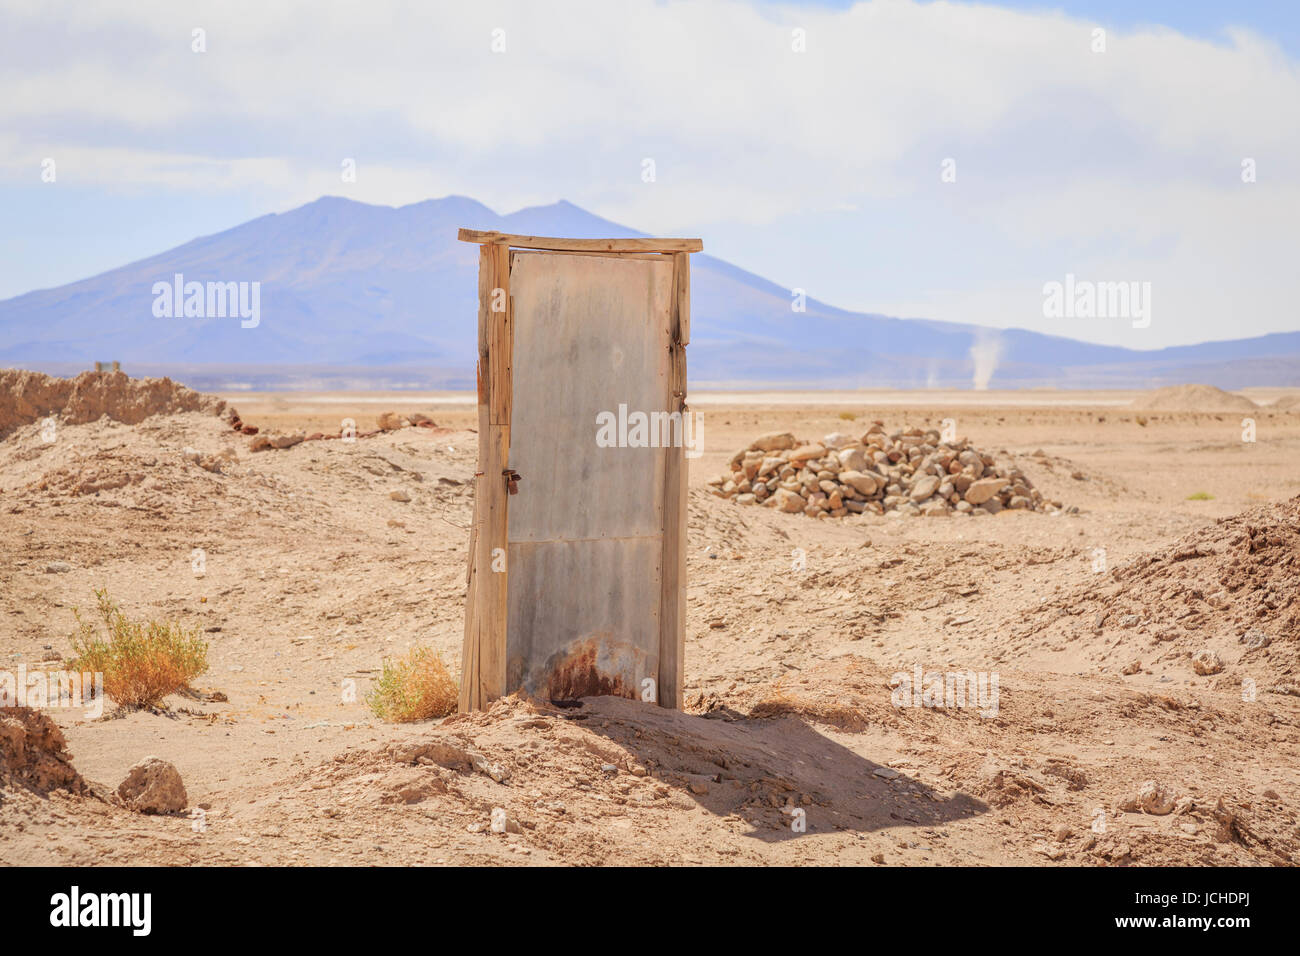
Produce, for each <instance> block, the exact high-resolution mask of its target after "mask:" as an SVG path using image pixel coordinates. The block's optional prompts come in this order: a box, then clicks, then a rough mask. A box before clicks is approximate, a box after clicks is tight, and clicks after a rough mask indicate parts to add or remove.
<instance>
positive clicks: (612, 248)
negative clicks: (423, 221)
mask: <svg viewBox="0 0 1300 956" xmlns="http://www.w3.org/2000/svg"><path fill="white" fill-rule="evenodd" d="M456 238H457V239H459V240H460V241H461V242H477V243H480V244H497V245H505V246H509V247H511V248H514V249H544V250H547V251H550V252H700V251H701V250H703V249H704V242H703V240H700V239H561V238H555V237H549V236H517V235H512V234H510V233H505V232H496V231H495V230H489V231H483V230H479V229H461V230H460V231H459V232H458V233H457V234H456Z"/></svg>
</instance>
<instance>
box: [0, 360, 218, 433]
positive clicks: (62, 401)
mask: <svg viewBox="0 0 1300 956" xmlns="http://www.w3.org/2000/svg"><path fill="white" fill-rule="evenodd" d="M226 410H227V405H226V402H225V400H224V399H221V398H217V397H216V396H215V395H205V394H203V393H202V392H196V391H194V390H193V389H191V388H186V387H185V386H184V385H181V384H179V383H177V382H173V381H172V380H171V379H169V378H131V377H130V376H129V375H127V374H126V373H125V372H82V373H81V374H80V375H78V376H76V377H75V378H55V377H54V376H51V375H46V374H45V373H43V372H29V371H24V370H21V369H5V370H3V371H0V437H3V436H5V435H8V434H9V433H10V432H12V431H13V430H14V429H15V428H20V427H22V426H23V425H28V424H30V423H32V422H34V421H37V420H38V419H41V418H47V417H54V418H57V419H58V420H59V421H60V422H62V423H63V424H66V425H81V424H85V423H86V422H93V421H96V420H97V419H99V418H102V417H103V416H105V415H107V416H108V417H109V418H111V419H114V420H115V421H119V422H123V423H125V424H127V425H135V424H137V423H139V422H142V421H144V420H145V419H146V418H149V417H150V416H152V415H166V414H173V413H177V412H210V413H211V414H213V415H220V414H222V413H223V412H225V411H226Z"/></svg>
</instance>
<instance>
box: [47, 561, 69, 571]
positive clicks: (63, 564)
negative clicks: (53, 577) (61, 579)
mask: <svg viewBox="0 0 1300 956" xmlns="http://www.w3.org/2000/svg"><path fill="white" fill-rule="evenodd" d="M71 570H72V565H70V564H68V562H67V561H51V562H50V563H49V564H47V565H46V566H45V573H46V574H67V573H68V572H69V571H71Z"/></svg>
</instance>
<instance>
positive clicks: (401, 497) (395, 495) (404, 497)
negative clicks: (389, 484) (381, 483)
mask: <svg viewBox="0 0 1300 956" xmlns="http://www.w3.org/2000/svg"><path fill="white" fill-rule="evenodd" d="M388 497H389V498H391V499H392V500H393V501H410V500H411V496H410V495H408V494H407V493H406V492H405V491H402V489H400V488H399V489H397V490H396V491H390V492H389V493H388Z"/></svg>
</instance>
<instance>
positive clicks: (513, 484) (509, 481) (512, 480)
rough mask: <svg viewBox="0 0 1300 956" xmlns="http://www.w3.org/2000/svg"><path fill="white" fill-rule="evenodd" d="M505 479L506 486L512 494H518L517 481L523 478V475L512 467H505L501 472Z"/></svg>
mask: <svg viewBox="0 0 1300 956" xmlns="http://www.w3.org/2000/svg"><path fill="white" fill-rule="evenodd" d="M501 474H502V475H503V476H504V477H505V479H506V487H507V488H509V489H510V493H511V494H512V495H517V494H519V482H521V481H523V480H524V476H523V475H521V474H519V472H517V471H515V470H514V469H513V468H507V469H505V470H504V471H502V472H501Z"/></svg>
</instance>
